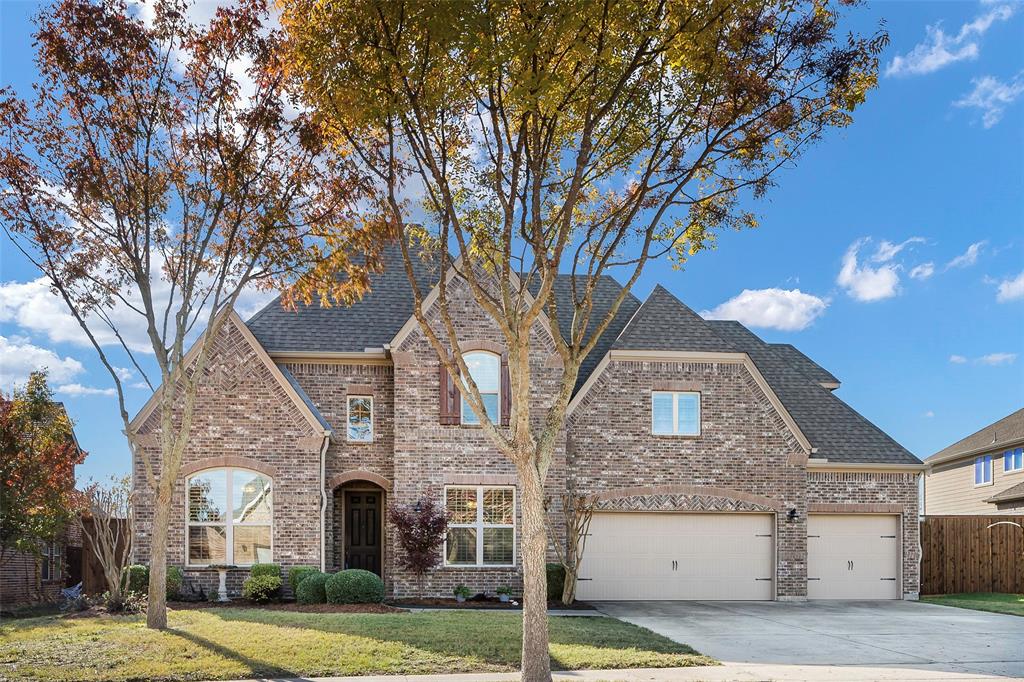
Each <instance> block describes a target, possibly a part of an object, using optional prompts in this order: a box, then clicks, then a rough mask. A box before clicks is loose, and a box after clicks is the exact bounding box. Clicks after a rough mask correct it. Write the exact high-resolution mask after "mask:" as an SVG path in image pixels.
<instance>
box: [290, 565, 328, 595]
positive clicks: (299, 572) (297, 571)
mask: <svg viewBox="0 0 1024 682" xmlns="http://www.w3.org/2000/svg"><path fill="white" fill-rule="evenodd" d="M319 572H320V569H318V568H317V567H316V566H292V567H291V568H290V569H288V584H289V585H291V586H292V594H295V593H296V592H297V591H298V589H299V583H301V582H302V581H303V580H305V579H306V578H308V577H309V576H311V575H313V574H314V573H319Z"/></svg>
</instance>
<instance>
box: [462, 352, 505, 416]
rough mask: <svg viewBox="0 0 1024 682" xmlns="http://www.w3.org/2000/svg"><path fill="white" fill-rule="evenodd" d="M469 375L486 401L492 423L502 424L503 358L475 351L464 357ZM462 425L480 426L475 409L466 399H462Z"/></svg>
mask: <svg viewBox="0 0 1024 682" xmlns="http://www.w3.org/2000/svg"><path fill="white" fill-rule="evenodd" d="M463 357H464V358H465V360H466V367H467V368H468V369H469V375H470V376H471V377H473V381H474V382H475V383H476V387H477V389H479V391H480V397H481V398H482V399H483V401H484V410H485V411H486V413H487V417H488V418H489V419H490V420H491V422H492V423H494V424H498V423H500V422H501V358H500V357H499V356H497V355H495V354H494V353H488V352H486V351H474V352H472V353H466V354H465V355H464V356H463ZM462 423H463V424H479V423H480V420H479V419H477V417H476V414H475V413H474V412H473V408H472V407H470V406H469V403H468V402H466V399H465V398H463V399H462Z"/></svg>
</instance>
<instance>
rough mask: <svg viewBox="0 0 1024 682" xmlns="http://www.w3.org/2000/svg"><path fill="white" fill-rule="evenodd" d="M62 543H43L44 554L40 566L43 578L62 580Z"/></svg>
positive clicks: (41, 577) (40, 576)
mask: <svg viewBox="0 0 1024 682" xmlns="http://www.w3.org/2000/svg"><path fill="white" fill-rule="evenodd" d="M60 554H61V552H60V545H59V544H58V543H56V542H47V543H46V544H44V545H43V556H42V557H41V562H40V566H39V578H40V579H41V580H60Z"/></svg>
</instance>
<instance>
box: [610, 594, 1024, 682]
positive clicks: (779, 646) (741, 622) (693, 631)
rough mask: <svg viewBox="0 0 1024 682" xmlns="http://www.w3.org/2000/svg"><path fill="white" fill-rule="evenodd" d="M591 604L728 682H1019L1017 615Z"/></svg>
mask: <svg viewBox="0 0 1024 682" xmlns="http://www.w3.org/2000/svg"><path fill="white" fill-rule="evenodd" d="M596 606H597V607H598V609H600V610H601V611H602V612H604V613H605V614H607V615H610V616H614V617H616V618H619V619H621V620H625V621H628V622H630V623H635V624H636V625H640V626H643V627H645V628H648V629H650V630H653V631H655V632H657V633H660V634H662V635H665V636H666V637H669V638H670V639H673V640H675V641H677V642H682V643H685V644H689V645H690V646H692V647H693V648H694V649H696V650H697V651H700V652H701V653H703V654H707V655H709V656H714V657H715V658H717V659H718V660H720V661H722V662H723V663H726V664H727V667H729V666H733V668H734V669H735V670H736V671H737V674H736V677H735V679H757V678H760V679H769V678H771V679H829V680H838V679H978V678H981V679H986V678H987V679H991V678H992V677H997V678H998V677H1014V678H1024V618H1021V617H1019V616H1006V615H1000V614H993V613H984V612H982V611H970V610H967V609H957V608H952V607H947V606H936V605H933V604H922V603H918V602H905V601H893V602H824V601H820V602H603V603H600V604H597V605H596ZM705 670H707V669H705ZM719 672H722V673H724V672H725V671H724V670H721V669H720V670H719ZM740 673H743V674H740ZM715 677H716V679H717V678H718V676H717V675H716V676H715ZM727 677H728V676H727Z"/></svg>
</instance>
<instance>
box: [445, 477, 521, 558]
mask: <svg viewBox="0 0 1024 682" xmlns="http://www.w3.org/2000/svg"><path fill="white" fill-rule="evenodd" d="M445 508H446V510H447V511H448V514H449V523H448V527H449V528H448V535H447V537H446V539H445V564H447V565H449V566H513V565H515V489H514V488H508V487H489V486H474V487H459V486H452V487H449V488H446V489H445Z"/></svg>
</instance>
